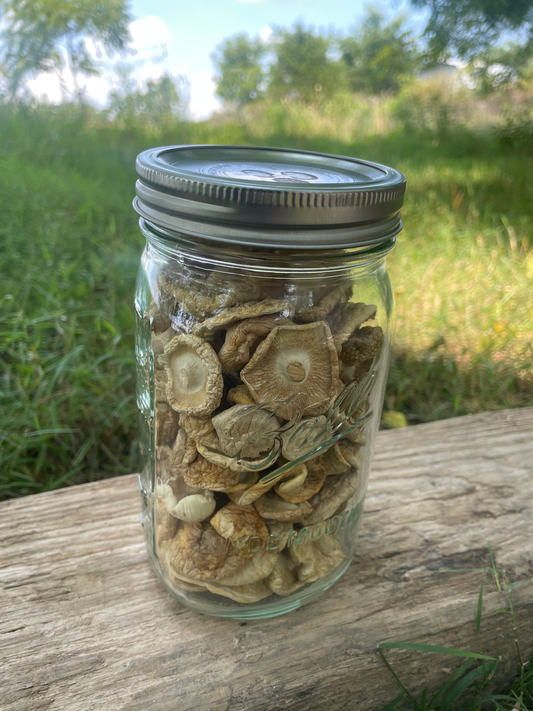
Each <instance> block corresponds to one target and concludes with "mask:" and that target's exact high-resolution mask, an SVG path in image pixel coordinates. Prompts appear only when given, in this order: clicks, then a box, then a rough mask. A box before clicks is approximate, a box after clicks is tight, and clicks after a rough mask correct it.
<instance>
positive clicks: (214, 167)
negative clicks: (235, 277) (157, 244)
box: [134, 145, 406, 251]
mask: <svg viewBox="0 0 533 711" xmlns="http://www.w3.org/2000/svg"><path fill="white" fill-rule="evenodd" d="M136 167H137V172H138V174H139V180H138V181H137V184H136V193H137V197H136V198H135V200H134V208H135V210H136V211H137V212H138V214H139V215H140V216H141V217H143V218H145V219H146V220H148V221H150V222H152V223H154V224H157V225H159V226H160V227H163V228H167V229H170V230H173V231H176V232H182V233H187V234H189V235H191V236H193V237H196V238H199V239H202V240H208V241H212V242H224V243H228V244H235V245H242V246H251V247H268V248H274V249H276V248H278V249H284V248H287V249H290V248H297V249H306V250H311V251H315V250H319V251H320V250H323V248H324V244H325V243H327V245H328V247H330V248H331V249H343V248H346V247H352V246H356V245H361V246H367V245H373V244H377V243H379V242H384V241H387V240H388V239H390V238H391V237H393V236H394V235H396V234H398V232H400V230H401V229H402V222H401V219H400V208H401V207H402V205H403V198H404V193H405V182H406V181H405V177H404V176H403V175H402V174H401V173H400V172H399V171H397V170H395V169H393V168H389V167H387V166H383V165H380V164H378V163H372V162H370V161H364V160H360V159H357V158H352V157H347V156H336V155H330V154H326V153H316V152H312V151H300V150H292V149H291V150H289V149H283V148H266V147H254V146H213V145H209V146H167V147H162V148H154V149H151V150H148V151H144V152H143V153H141V154H140V155H139V156H138V157H137V162H136ZM285 169H287V170H285ZM287 176H291V177H290V180H288V179H287Z"/></svg>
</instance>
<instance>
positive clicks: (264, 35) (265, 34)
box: [259, 25, 272, 44]
mask: <svg viewBox="0 0 533 711" xmlns="http://www.w3.org/2000/svg"><path fill="white" fill-rule="evenodd" d="M259 37H260V39H261V42H263V43H264V44H267V43H268V42H269V41H270V38H271V37H272V27H270V25H265V26H264V27H263V29H262V30H261V32H260V33H259Z"/></svg>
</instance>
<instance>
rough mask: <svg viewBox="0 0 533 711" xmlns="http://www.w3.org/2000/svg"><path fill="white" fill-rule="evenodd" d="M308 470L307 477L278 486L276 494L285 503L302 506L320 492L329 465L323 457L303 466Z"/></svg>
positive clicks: (290, 480)
mask: <svg viewBox="0 0 533 711" xmlns="http://www.w3.org/2000/svg"><path fill="white" fill-rule="evenodd" d="M301 466H303V467H305V469H306V475H305V476H303V477H302V476H301V475H300V477H299V478H298V477H295V478H294V479H288V480H287V481H284V482H282V483H281V484H278V485H277V486H276V493H277V494H278V495H279V496H281V498H282V499H284V500H285V501H289V502H290V503H291V504H301V503H302V502H303V501H308V500H309V499H310V498H311V497H312V496H314V495H315V494H316V493H318V492H319V491H320V489H321V488H322V485H323V484H324V481H325V480H326V474H327V472H328V465H327V463H326V462H325V461H324V460H323V458H322V457H319V458H318V459H314V460H313V461H310V462H307V464H306V465H305V464H303V465H301Z"/></svg>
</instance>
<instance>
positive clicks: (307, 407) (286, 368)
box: [241, 321, 339, 420]
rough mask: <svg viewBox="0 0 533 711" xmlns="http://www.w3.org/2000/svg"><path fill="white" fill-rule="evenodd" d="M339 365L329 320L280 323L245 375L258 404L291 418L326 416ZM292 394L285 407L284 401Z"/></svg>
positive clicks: (244, 378) (256, 354)
mask: <svg viewBox="0 0 533 711" xmlns="http://www.w3.org/2000/svg"><path fill="white" fill-rule="evenodd" d="M338 373H339V365H338V359H337V352H336V349H335V345H334V344H333V339H332V337H331V332H330V330H329V326H328V325H327V323H326V322H325V321H319V322H318V323H309V324H305V325H303V326H294V325H290V326H278V327H276V328H275V329H273V330H272V331H271V332H270V333H269V335H268V336H267V337H266V338H265V340H264V341H262V343H260V344H259V346H258V348H257V350H256V352H255V353H254V355H253V356H252V358H251V360H250V362H249V363H248V365H246V367H245V368H244V369H243V370H242V371H241V378H242V380H243V381H244V382H245V383H246V385H247V386H248V389H249V390H250V392H251V393H252V395H253V397H254V399H255V401H256V402H258V403H265V404H264V407H265V408H266V409H269V410H275V411H276V414H277V415H279V416H280V417H283V418H285V419H287V420H288V419H290V418H291V417H293V415H295V414H296V412H297V411H299V412H300V415H321V414H323V413H324V412H326V410H327V409H328V407H329V406H330V404H331V401H332V399H333V398H334V397H335V394H336V385H337V377H338ZM288 398H291V400H290V402H286V403H284V404H282V405H280V404H279V403H280V401H285V400H287V399H288Z"/></svg>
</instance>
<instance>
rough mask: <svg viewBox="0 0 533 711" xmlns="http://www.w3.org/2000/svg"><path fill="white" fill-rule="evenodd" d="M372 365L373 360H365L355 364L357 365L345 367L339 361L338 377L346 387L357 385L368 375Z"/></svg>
mask: <svg viewBox="0 0 533 711" xmlns="http://www.w3.org/2000/svg"><path fill="white" fill-rule="evenodd" d="M373 365H374V361H373V360H365V361H363V362H362V363H357V365H351V366H347V365H344V363H343V362H342V360H341V361H339V376H340V378H341V380H342V382H343V383H346V385H351V384H352V383H356V384H357V383H360V382H361V380H362V379H363V378H364V377H365V375H367V373H370V371H371V370H372V366H373Z"/></svg>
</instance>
